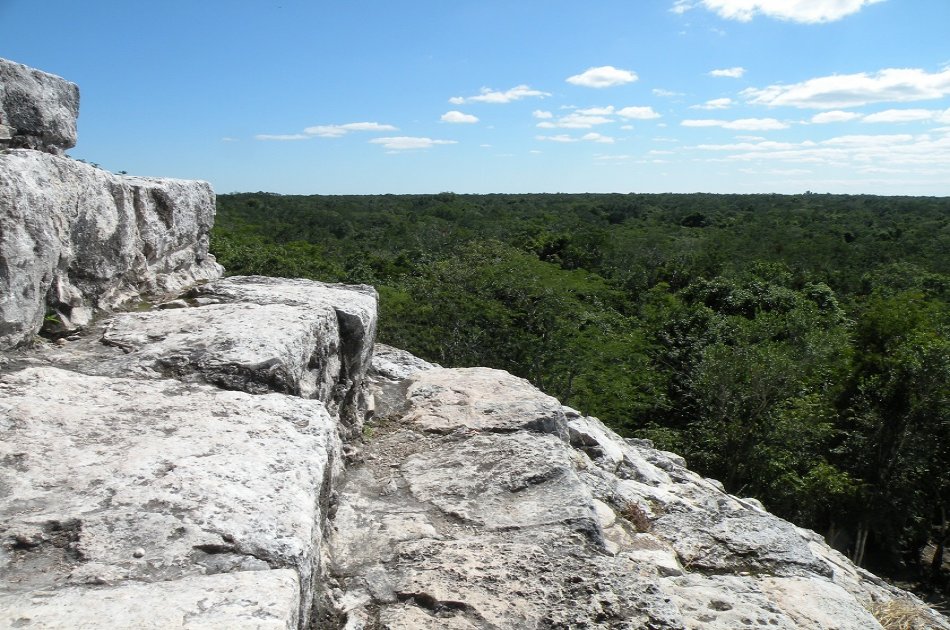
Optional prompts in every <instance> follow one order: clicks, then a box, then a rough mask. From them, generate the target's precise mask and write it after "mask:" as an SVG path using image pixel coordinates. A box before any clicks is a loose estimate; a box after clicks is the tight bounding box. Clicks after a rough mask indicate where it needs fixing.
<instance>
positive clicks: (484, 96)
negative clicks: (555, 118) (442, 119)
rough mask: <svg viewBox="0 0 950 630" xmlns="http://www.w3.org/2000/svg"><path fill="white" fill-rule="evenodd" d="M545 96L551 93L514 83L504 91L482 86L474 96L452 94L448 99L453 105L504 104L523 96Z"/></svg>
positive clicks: (518, 99)
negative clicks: (514, 84)
mask: <svg viewBox="0 0 950 630" xmlns="http://www.w3.org/2000/svg"><path fill="white" fill-rule="evenodd" d="M545 96H551V94H550V93H548V92H542V91H541V90H535V89H532V88H531V87H529V86H527V85H516V86H515V87H513V88H511V89H510V90H505V91H504V92H501V91H498V90H493V89H491V88H485V87H483V88H482V89H481V91H480V92H479V93H478V94H477V95H476V96H453V97H452V98H450V99H449V102H450V103H452V104H453V105H462V104H464V103H495V104H504V103H511V102H512V101H520V100H521V99H524V98H544V97H545Z"/></svg>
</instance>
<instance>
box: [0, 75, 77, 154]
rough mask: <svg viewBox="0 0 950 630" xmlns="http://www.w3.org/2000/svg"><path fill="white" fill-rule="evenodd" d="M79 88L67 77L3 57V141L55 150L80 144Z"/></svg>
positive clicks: (0, 93)
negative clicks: (77, 138)
mask: <svg viewBox="0 0 950 630" xmlns="http://www.w3.org/2000/svg"><path fill="white" fill-rule="evenodd" d="M78 116H79V87H78V86H77V85H76V84H75V83H70V82H69V81H67V80H66V79H63V78H60V77H57V76H56V75H52V74H47V73H46V72H41V71H40V70H36V69H34V68H30V67H27V66H24V65H22V64H19V63H15V62H12V61H8V60H6V59H0V140H4V137H3V136H4V133H3V126H6V127H9V128H11V129H12V130H13V131H12V133H9V134H8V135H9V136H10V140H11V141H12V142H13V144H14V145H15V146H18V147H22V148H27V149H40V150H43V151H49V152H53V153H58V152H61V151H62V150H63V149H70V148H72V147H74V146H76V118H77V117H78Z"/></svg>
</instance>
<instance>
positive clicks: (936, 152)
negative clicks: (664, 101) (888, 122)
mask: <svg viewBox="0 0 950 630" xmlns="http://www.w3.org/2000/svg"><path fill="white" fill-rule="evenodd" d="M695 148H696V149H699V150H704V151H716V152H726V153H729V155H728V156H727V157H726V158H725V159H726V160H728V161H738V162H764V161H767V160H768V161H775V162H785V163H789V164H795V165H801V164H819V165H824V166H837V167H845V168H858V169H862V170H863V171H864V172H878V173H882V172H893V171H894V170H896V169H904V170H905V172H908V173H916V174H923V173H925V172H926V173H943V174H947V173H950V135H944V136H937V137H935V136H932V135H930V134H917V135H915V134H881V135H874V134H854V135H845V136H836V137H833V138H829V139H827V140H822V141H818V142H816V141H811V140H806V141H804V142H799V143H784V142H759V143H739V144H719V145H716V144H714V145H699V146H697V147H695Z"/></svg>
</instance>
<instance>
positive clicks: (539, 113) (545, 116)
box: [531, 109, 554, 120]
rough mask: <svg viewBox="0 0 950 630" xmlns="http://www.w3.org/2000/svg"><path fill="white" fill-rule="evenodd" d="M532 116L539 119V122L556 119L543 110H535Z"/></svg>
mask: <svg viewBox="0 0 950 630" xmlns="http://www.w3.org/2000/svg"><path fill="white" fill-rule="evenodd" d="M531 115H532V116H534V117H535V118H537V119H538V120H546V119H548V118H554V114H552V113H551V112H546V111H544V110H542V109H536V110H534V111H533V112H531Z"/></svg>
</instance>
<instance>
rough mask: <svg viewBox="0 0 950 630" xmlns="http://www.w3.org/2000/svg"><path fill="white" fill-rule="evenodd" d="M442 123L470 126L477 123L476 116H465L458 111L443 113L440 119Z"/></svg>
mask: <svg viewBox="0 0 950 630" xmlns="http://www.w3.org/2000/svg"><path fill="white" fill-rule="evenodd" d="M439 120H441V121H442V122H447V123H454V124H472V123H477V122H478V116H473V115H472V114H465V113H462V112H460V111H458V110H454V109H453V110H452V111H450V112H445V113H444V114H442V118H440V119H439Z"/></svg>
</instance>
